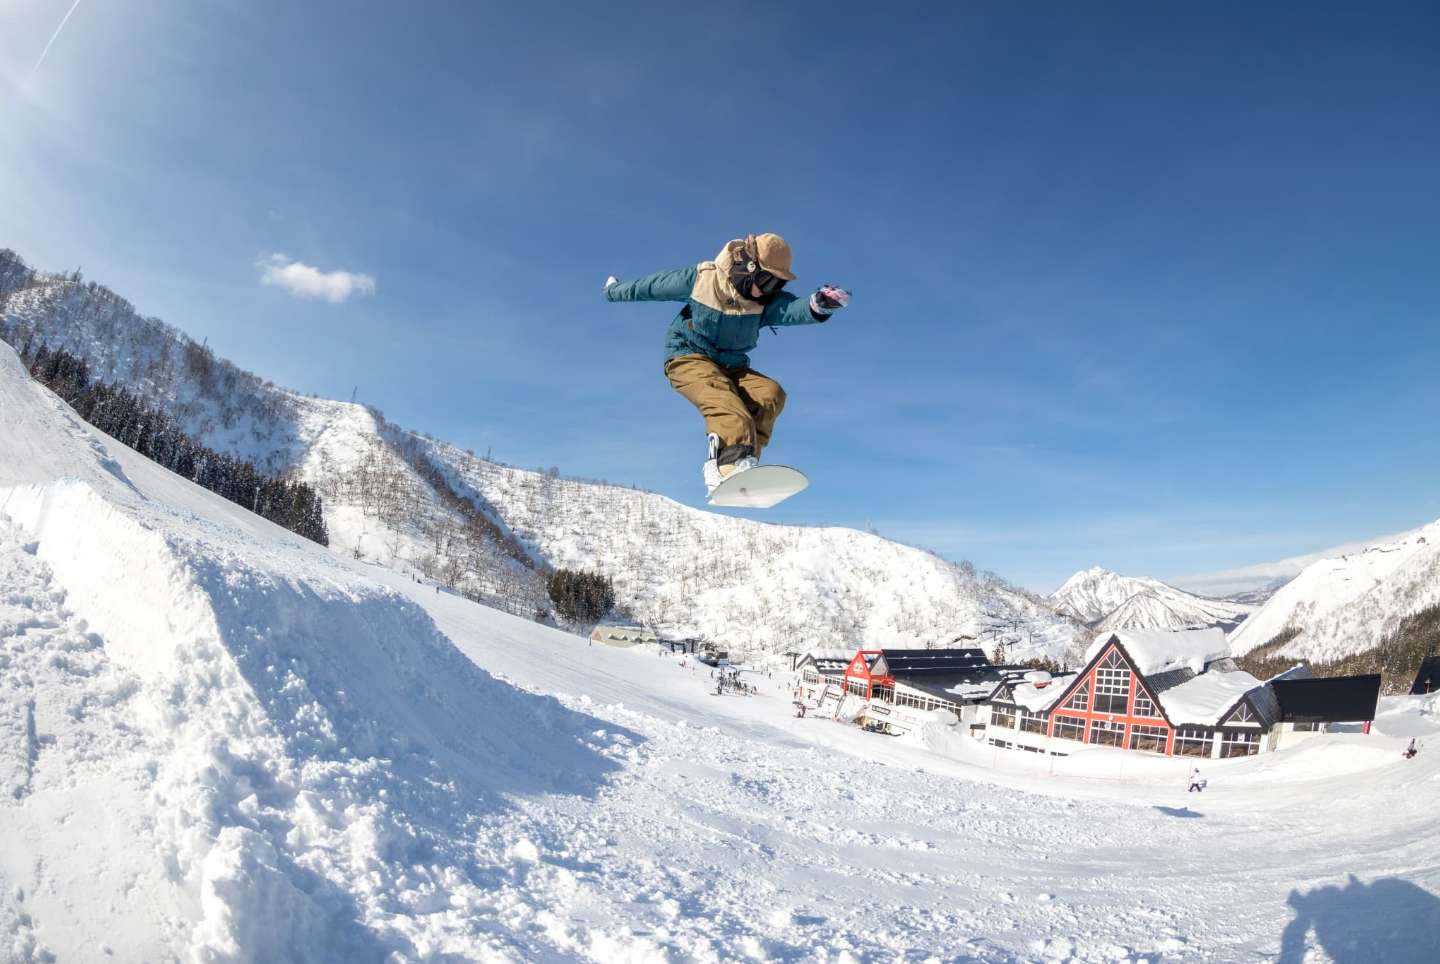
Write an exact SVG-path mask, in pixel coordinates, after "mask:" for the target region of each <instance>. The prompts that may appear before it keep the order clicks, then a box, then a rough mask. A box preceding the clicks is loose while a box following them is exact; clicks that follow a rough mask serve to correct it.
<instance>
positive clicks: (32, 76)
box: [30, 0, 80, 80]
mask: <svg viewBox="0 0 1440 964" xmlns="http://www.w3.org/2000/svg"><path fill="white" fill-rule="evenodd" d="M78 6H80V0H75V2H74V3H72V4H71V5H70V9H69V10H67V11H65V16H63V17H61V18H60V26H58V27H56V28H55V32H54V33H53V34H51V35H50V42H49V43H47V44H46V45H45V49H44V50H42V51H40V57H39V59H37V60H36V61H35V66H34V67H31V68H30V79H31V80H34V79H35V71H37V70H39V69H40V65H41V64H43V63H44V62H45V56H46V55H47V54H48V53H50V48H51V47H53V46H55V41H56V40H57V39H58V38H59V36H60V31H62V30H64V29H65V25H66V24H67V23H69V22H70V15H71V14H73V13H74V12H75V8H76V7H78Z"/></svg>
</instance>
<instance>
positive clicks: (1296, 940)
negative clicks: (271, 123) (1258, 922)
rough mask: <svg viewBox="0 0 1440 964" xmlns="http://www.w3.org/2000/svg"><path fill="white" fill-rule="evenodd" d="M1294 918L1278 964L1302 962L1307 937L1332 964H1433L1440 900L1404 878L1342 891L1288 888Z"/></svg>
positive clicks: (1354, 884) (1439, 937)
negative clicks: (1410, 963) (1368, 963)
mask: <svg viewBox="0 0 1440 964" xmlns="http://www.w3.org/2000/svg"><path fill="white" fill-rule="evenodd" d="M1287 903H1289V905H1290V906H1291V907H1293V908H1294V909H1295V919H1294V920H1292V921H1291V922H1290V924H1289V925H1288V926H1287V927H1286V928H1285V932H1284V934H1283V935H1282V936H1281V939H1280V956H1279V958H1278V960H1279V961H1280V964H1300V962H1302V961H1304V960H1305V953H1306V950H1307V946H1308V938H1309V937H1310V936H1311V935H1312V934H1313V935H1314V941H1315V944H1316V945H1318V946H1319V948H1320V949H1322V950H1323V951H1324V952H1325V953H1326V954H1328V955H1329V956H1330V957H1331V958H1333V959H1334V960H1335V961H1336V964H1360V962H1362V961H1363V962H1369V961H1385V962H1386V964H1409V962H1415V964H1422V962H1423V964H1431V962H1433V961H1435V960H1436V955H1437V953H1440V952H1437V947H1440V898H1437V897H1436V896H1435V895H1434V894H1432V893H1430V892H1429V891H1427V890H1425V889H1423V888H1421V887H1417V886H1416V885H1415V884H1412V883H1410V882H1409V881H1408V880H1400V879H1398V878H1396V877H1382V878H1380V879H1379V880H1376V881H1375V882H1374V883H1370V884H1366V883H1363V882H1361V881H1360V880H1359V879H1358V878H1357V877H1356V876H1355V875H1354V874H1351V875H1350V880H1349V882H1348V883H1346V884H1345V886H1343V887H1339V886H1329V887H1317V888H1315V889H1313V890H1310V891H1306V892H1305V893H1301V892H1300V891H1299V890H1292V891H1291V892H1290V897H1289V899H1288V900H1287Z"/></svg>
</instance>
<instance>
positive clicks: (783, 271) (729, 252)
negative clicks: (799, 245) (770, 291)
mask: <svg viewBox="0 0 1440 964" xmlns="http://www.w3.org/2000/svg"><path fill="white" fill-rule="evenodd" d="M742 260H754V261H759V262H760V267H762V268H764V269H765V270H766V271H768V272H770V273H771V274H773V275H776V276H778V277H781V278H784V279H785V280H786V281H794V280H795V275H794V274H792V273H791V271H790V266H791V261H790V245H788V244H786V243H785V239H784V238H782V237H780V235H778V234H758V235H757V234H752V235H749V236H748V237H745V238H736V239H735V240H734V241H728V242H726V244H725V247H723V248H721V249H720V253H719V254H717V255H715V260H714V261H703V262H701V263H700V264H699V265H698V266H697V267H698V268H699V273H698V274H697V275H696V276H695V289H694V291H692V292H691V297H692V298H694V299H695V300H696V301H697V302H699V303H700V304H702V305H708V306H709V307H711V308H714V309H715V310H716V311H721V312H724V313H725V314H727V315H733V314H745V315H748V314H754V313H755V312H757V311H760V310H763V309H764V305H762V304H761V303H760V302H758V301H752V300H751V299H750V298H749V297H747V296H746V295H743V294H741V293H740V292H739V291H737V290H735V286H734V285H733V284H731V283H730V266H731V265H733V264H735V263H737V262H739V261H742Z"/></svg>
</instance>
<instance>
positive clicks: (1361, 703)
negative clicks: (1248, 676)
mask: <svg viewBox="0 0 1440 964" xmlns="http://www.w3.org/2000/svg"><path fill="white" fill-rule="evenodd" d="M1270 685H1271V686H1272V687H1274V689H1275V698H1276V700H1278V701H1279V703H1280V719H1281V720H1284V721H1285V722H1287V723H1358V722H1363V721H1368V720H1373V719H1375V703H1376V702H1377V701H1378V700H1379V699H1380V674H1379V673H1372V674H1369V675H1366V676H1330V677H1327V678H1325V679H1277V680H1275V681H1273V682H1272V683H1271V684H1270Z"/></svg>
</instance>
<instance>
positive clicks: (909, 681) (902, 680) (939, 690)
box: [895, 672, 1005, 703]
mask: <svg viewBox="0 0 1440 964" xmlns="http://www.w3.org/2000/svg"><path fill="white" fill-rule="evenodd" d="M895 682H896V684H898V685H904V686H908V687H909V688H910V689H914V690H919V691H920V692H922V693H929V694H930V695H931V696H933V697H935V698H936V699H939V700H948V701H950V702H951V703H978V702H980V701H981V700H987V699H990V698H991V697H992V696H993V695H994V693H995V690H997V689H999V688H1000V686H1001V685H1002V684H1003V683H1004V682H1005V678H1004V677H1003V676H1001V675H1000V674H999V673H994V672H986V673H916V674H905V675H901V676H897V677H896V678H895ZM957 686H963V687H966V688H969V687H984V692H983V693H975V694H974V695H962V694H961V693H952V692H950V691H951V689H952V688H954V687H957Z"/></svg>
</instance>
